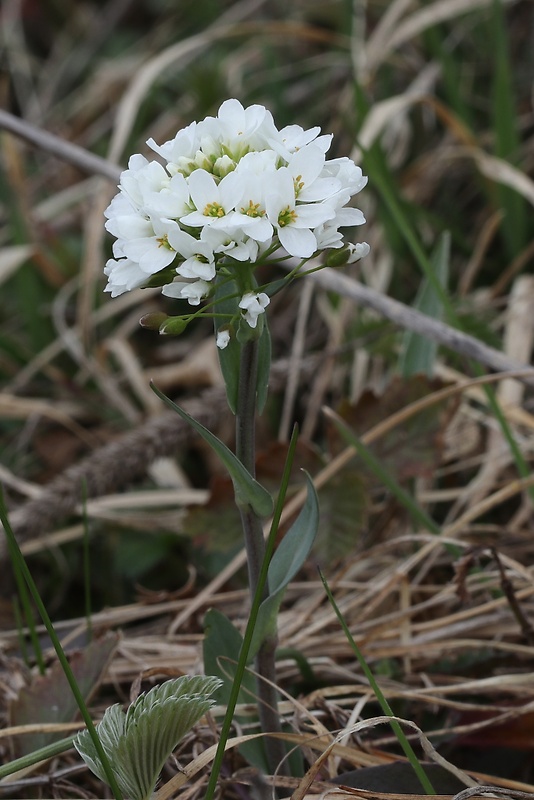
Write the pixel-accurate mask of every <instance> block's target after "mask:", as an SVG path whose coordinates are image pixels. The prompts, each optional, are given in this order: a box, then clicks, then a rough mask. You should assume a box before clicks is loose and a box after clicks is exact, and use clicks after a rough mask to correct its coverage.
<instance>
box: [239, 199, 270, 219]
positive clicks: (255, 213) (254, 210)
mask: <svg viewBox="0 0 534 800" xmlns="http://www.w3.org/2000/svg"><path fill="white" fill-rule="evenodd" d="M241 213H242V214H246V215H247V217H264V216H265V211H262V210H261V209H260V204H259V203H253V202H252V200H249V201H248V208H244V207H243V206H242V207H241Z"/></svg>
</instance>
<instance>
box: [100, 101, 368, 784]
mask: <svg viewBox="0 0 534 800" xmlns="http://www.w3.org/2000/svg"><path fill="white" fill-rule="evenodd" d="M331 142H332V136H331V135H321V133H320V129H319V128H310V129H308V130H305V129H304V128H302V127H300V126H299V125H289V126H287V127H284V128H282V129H281V130H279V129H278V128H277V127H276V125H275V123H274V120H273V117H272V115H271V114H270V112H269V111H268V110H267V109H266V108H264V107H263V106H261V105H252V106H249V107H248V108H244V107H243V106H242V105H241V103H240V102H239V101H238V100H227V101H226V102H224V103H223V104H222V105H221V107H220V108H219V111H218V113H217V116H216V117H206V118H205V119H204V120H202V121H201V122H198V123H197V122H192V123H191V124H190V125H188V126H187V127H186V128H184V129H183V130H180V131H179V132H178V133H177V134H176V136H175V137H174V139H171V140H169V141H168V142H165V143H164V144H162V145H158V144H156V142H155V141H154V140H152V139H149V141H148V142H147V144H148V145H149V147H150V148H151V149H152V150H153V151H154V152H155V154H156V155H157V156H158V157H159V160H152V161H149V160H147V159H146V158H145V157H144V156H142V155H134V156H132V157H131V158H130V161H129V164H128V169H127V170H125V171H124V172H123V173H122V175H121V178H120V184H119V193H118V194H117V195H116V196H115V197H114V199H113V200H112V202H111V204H110V205H109V207H108V208H107V210H106V212H105V215H106V218H107V221H106V229H107V230H108V231H109V233H111V234H112V235H113V236H114V237H115V241H114V244H113V258H111V259H110V260H109V261H108V262H107V264H106V267H105V270H104V271H105V274H106V276H107V278H108V283H107V286H106V291H107V292H109V293H110V294H111V296H112V297H116V296H118V295H121V294H123V293H124V292H126V291H129V290H132V289H136V288H139V287H148V286H150V287H161V290H162V293H163V294H164V295H165V296H167V297H169V298H174V299H177V300H182V301H187V302H188V303H189V305H190V306H192V307H193V308H192V310H191V312H189V313H185V314H181V315H179V316H168V315H167V314H163V313H153V314H148V315H145V317H143V319H142V320H141V324H142V325H144V326H145V327H148V328H152V329H155V330H159V332H160V333H162V334H178V333H181V332H182V331H183V330H184V329H185V328H186V327H187V325H188V324H189V323H190V322H191V321H192V320H193V319H195V318H198V317H203V316H211V317H213V319H214V324H215V335H216V343H217V347H218V352H219V361H220V364H221V370H222V373H223V377H224V380H225V384H226V392H227V397H228V403H229V406H230V408H231V410H232V411H233V413H234V414H235V416H236V448H235V453H233V452H232V451H231V450H230V449H229V448H228V447H226V445H225V444H224V443H223V442H221V441H219V440H218V439H217V437H216V436H215V435H214V434H213V433H211V432H210V431H208V430H207V429H206V428H204V427H203V426H202V425H200V424H199V423H198V422H197V421H195V420H194V419H192V418H191V417H189V416H188V415H187V414H186V413H185V411H183V409H181V408H180V407H179V406H177V405H176V404H175V403H172V402H171V401H170V400H169V399H168V398H165V396H164V395H162V394H161V392H159V391H158V390H157V389H156V390H155V391H156V392H157V394H158V395H159V396H160V397H161V398H162V399H164V400H165V401H166V402H168V403H169V404H170V405H171V406H172V407H173V408H174V409H175V410H176V412H177V413H178V414H180V415H181V416H182V417H183V418H184V419H186V420H187V421H188V422H189V424H191V425H192V426H193V427H194V428H195V430H196V431H197V432H198V433H199V434H200V435H201V436H202V437H203V438H204V439H205V440H206V441H207V442H208V443H209V444H210V446H211V447H212V448H213V449H214V450H215V451H216V452H217V454H218V455H219V457H220V458H221V460H222V462H223V463H224V465H225V466H226V468H227V469H228V471H229V473H230V475H231V477H232V480H233V484H234V491H235V501H236V504H237V506H238V508H239V511H240V513H241V520H242V526H243V533H244V541H245V547H246V551H247V560H248V571H249V588H250V594H251V609H252V610H251V617H250V620H249V625H248V626H247V632H246V634H245V638H244V639H243V640H241V638H240V637H241V634H240V633H239V632H238V631H237V630H235V629H232V623H231V622H230V621H229V620H226V622H224V623H223V622H221V620H219V623H218V624H219V626H220V625H221V624H224V625H227V628H228V630H227V638H228V639H229V640H233V641H241V642H242V645H241V648H240V656H239V664H240V667H239V669H241V675H243V670H244V668H245V665H246V663H248V660H250V659H252V657H254V658H255V664H256V671H257V673H258V675H259V678H260V679H259V681H258V684H257V693H258V698H259V699H258V712H259V719H260V723H261V726H262V729H263V730H264V731H269V730H270V731H277V730H280V722H279V718H278V715H277V710H276V709H277V692H276V688H275V687H276V671H275V649H276V620H277V614H278V609H279V606H280V603H281V600H282V597H283V593H284V591H285V588H286V586H287V584H288V583H289V581H290V580H291V579H292V577H294V575H295V574H296V573H297V572H298V570H299V569H300V567H301V566H302V564H303V563H304V560H305V559H306V557H307V556H308V554H309V551H310V548H311V546H312V544H313V540H314V537H315V534H316V532H317V527H318V519H319V514H318V503H317V497H316V494H315V489H314V487H313V482H312V481H311V479H309V478H308V499H307V501H306V504H305V506H304V507H303V509H302V510H301V513H300V515H299V516H298V517H297V520H296V521H295V522H294V524H293V526H292V527H291V528H290V530H289V531H288V532H287V533H286V535H285V537H284V540H283V543H282V545H281V546H280V548H279V549H278V550H277V551H276V553H274V555H273V552H274V543H275V540H276V534H277V531H276V525H277V523H276V520H277V519H279V518H280V514H281V505H280V503H282V502H283V494H284V492H285V488H287V481H288V480H289V477H288V476H289V467H290V463H289V460H288V465H287V466H286V470H285V471H284V476H283V479H282V484H281V486H282V488H281V491H280V493H279V498H278V501H277V506H276V508H275V513H274V516H273V520H274V521H273V523H272V525H271V532H270V534H269V537H268V539H267V545H266V542H265V539H264V535H263V522H262V518H265V517H268V516H270V515H271V514H272V512H273V501H272V497H271V496H270V494H269V493H268V492H267V491H266V489H265V488H264V487H262V486H261V485H260V484H259V483H258V482H257V481H256V479H255V447H254V426H255V414H256V410H257V409H258V408H259V410H260V411H261V409H262V408H263V405H264V403H265V398H266V394H267V386H268V379H269V369H270V349H271V347H270V338H269V330H268V326H267V324H266V314H265V311H266V309H267V308H268V306H269V303H270V301H271V297H272V296H273V295H274V294H275V293H276V292H278V291H280V290H281V289H282V288H283V287H284V286H285V285H287V284H288V283H289V282H290V281H292V280H293V279H294V278H296V277H297V276H298V277H300V276H302V275H304V274H306V271H305V270H304V269H303V267H304V265H305V264H306V263H307V262H308V261H309V259H311V258H312V257H315V256H317V255H318V254H320V253H321V252H322V251H331V253H330V254H327V256H326V258H325V262H324V263H325V264H327V265H329V266H341V265H343V264H346V263H352V262H355V261H357V260H359V259H360V258H362V257H363V256H365V255H366V254H367V253H368V251H369V246H368V245H367V244H366V243H365V242H363V243H359V244H350V243H349V244H347V243H345V241H344V239H343V234H342V232H341V229H342V228H346V227H351V228H352V227H354V226H358V225H361V224H363V223H364V222H365V219H364V216H363V214H362V212H361V211H360V210H359V209H357V208H354V207H352V206H351V205H349V204H350V202H351V200H352V198H353V197H354V195H356V194H357V193H358V192H359V191H360V190H361V189H363V187H364V186H365V185H366V183H367V178H366V177H364V176H363V175H362V171H361V169H360V168H359V167H358V166H356V164H354V162H353V161H352V160H351V159H349V158H332V159H327V158H326V153H327V152H328V150H329V148H330V145H331ZM288 260H289V261H290V265H289V271H288V272H287V274H286V275H285V276H284V277H283V278H280V277H279V273H278V274H277V276H276V278H273V277H272V275H271V280H268V281H267V282H265V283H262V282H261V280H260V275H261V276H265V275H269V270H268V269H265V267H267V268H268V266H269V265H277V264H280V262H283V261H288ZM260 267H261V268H262V271H261V273H260V272H259V268H260ZM312 268H313V269H317V266H316V265H314V266H313V267H312ZM295 443H296V439H295ZM292 447H293V451H291V447H290V453H291V452H294V444H293V439H292ZM284 481H285V483H284ZM284 487H285V488H284ZM277 515H278V516H277ZM221 618H222V615H221ZM236 637H239V638H236ZM206 643H207V645H206ZM209 653H210V643H209V634H208V635H207V636H206V641H205V661H206V663H207V662H208V661H209V660H210V658H209V657H206V656H209ZM249 653H250V657H249V655H248V654H249ZM211 655H213V652H212V653H211ZM218 655H220V654H219V653H215V658H214V659H212V662H213V664H214V665H215V666H214V669H215V670H216V671H217V670H220V672H219V677H220V678H221V679H223V681H224V680H227V679H228V674H227V667H226V668H220V667H219V666H217V665H218V663H219V659H218ZM239 669H238V673H236V674H239ZM236 680H237V679H236ZM235 685H236V686H239V683H238V682H236V684H235ZM232 691H233V688H232ZM236 698H237V695H236V694H235V693H234V695H233V700H232V701H231V702H230V701H229V702H228V704H227V705H228V708H227V718H226V719H225V725H228V726H229V724H230V722H231V715H232V713H233V709H232V702H233V703H234V705H235V701H236ZM228 730H229V727H226V728H225V727H224V725H223V731H222V733H221V745H220V752H219V753H218V757H219V756H220V757H221V758H222V753H223V752H224V736H225V735H227V734H228ZM225 731H226V733H225ZM265 747H266V755H267V764H266V766H267V767H268V768H271V769H275V768H276V766H277V764H279V763H280V761H283V760H284V757H285V749H284V747H283V743H281V742H280V741H279V740H277V739H273V740H266V745H265ZM215 777H216V771H214V773H213V775H212V779H213V780H215ZM213 790H214V787H213V785H212V784H211V783H210V792H211V793H213Z"/></svg>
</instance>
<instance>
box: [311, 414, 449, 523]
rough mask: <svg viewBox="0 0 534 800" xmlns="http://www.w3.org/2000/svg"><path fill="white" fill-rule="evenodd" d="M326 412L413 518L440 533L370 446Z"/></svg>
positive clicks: (339, 419)
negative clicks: (376, 456) (372, 451)
mask: <svg viewBox="0 0 534 800" xmlns="http://www.w3.org/2000/svg"><path fill="white" fill-rule="evenodd" d="M324 411H325V414H326V415H327V416H328V417H329V418H330V419H331V420H332V422H333V423H334V425H335V426H336V428H337V429H338V431H339V433H340V434H341V436H342V437H343V439H345V441H346V442H347V444H350V445H351V446H352V447H354V448H355V449H356V451H357V453H358V455H359V456H360V458H361V459H362V461H363V462H364V463H365V464H366V465H367V466H368V467H369V468H370V469H371V470H372V471H373V472H374V474H375V475H376V476H377V478H378V479H379V480H380V481H382V483H383V484H384V486H387V488H388V489H389V491H390V492H391V494H392V495H394V496H395V497H396V498H397V500H398V501H399V503H401V504H402V505H403V506H404V508H405V509H406V510H407V511H408V513H409V514H410V515H411V517H412V519H413V520H414V521H415V522H416V523H418V524H419V525H421V526H422V527H423V528H426V529H427V530H428V531H430V533H435V534H438V533H440V532H441V529H440V527H439V525H438V524H437V522H434V520H433V519H432V517H430V516H429V515H428V514H427V513H426V512H425V511H423V509H422V508H421V507H420V506H419V505H418V504H417V503H416V501H415V500H414V498H413V497H412V496H411V495H410V494H408V492H406V491H405V490H404V489H403V488H402V486H400V484H399V483H397V481H396V480H395V478H394V477H393V476H392V475H391V474H390V473H389V472H388V471H387V470H386V469H384V467H383V466H382V464H381V463H380V461H379V460H378V459H377V458H375V456H374V455H373V454H372V453H371V451H370V450H369V448H368V447H367V446H366V445H365V444H364V443H363V442H362V441H361V439H360V438H359V437H358V436H357V435H356V434H355V433H354V431H353V430H351V429H350V428H349V427H348V425H346V424H345V422H343V420H342V419H341V418H340V417H339V416H338V415H337V414H336V413H335V412H334V411H332V410H331V409H329V408H327V409H324Z"/></svg>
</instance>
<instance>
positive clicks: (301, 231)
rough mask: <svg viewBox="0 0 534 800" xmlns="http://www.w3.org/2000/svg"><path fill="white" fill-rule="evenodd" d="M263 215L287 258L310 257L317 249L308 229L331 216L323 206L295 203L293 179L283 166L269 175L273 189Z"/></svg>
mask: <svg viewBox="0 0 534 800" xmlns="http://www.w3.org/2000/svg"><path fill="white" fill-rule="evenodd" d="M265 205H266V208H267V216H268V218H269V221H270V222H271V223H272V225H273V226H274V227H275V228H276V231H277V234H278V239H279V241H280V244H281V245H282V247H284V248H285V249H286V250H287V252H288V253H289V255H291V256H298V257H300V258H310V256H312V255H313V254H314V253H315V251H316V250H317V240H316V238H315V236H314V234H313V231H312V230H310V229H311V228H315V227H316V226H317V225H321V224H322V223H324V222H326V220H328V219H331V218H332V217H334V216H335V212H334V210H333V208H332V207H331V206H329V205H327V204H325V203H307V204H302V205H297V204H296V199H295V189H294V182H293V176H292V175H291V172H290V171H289V170H288V168H287V167H280V169H279V170H277V171H276V173H275V174H274V175H273V188H272V190H271V191H270V192H269V194H268V195H267V197H266V201H265Z"/></svg>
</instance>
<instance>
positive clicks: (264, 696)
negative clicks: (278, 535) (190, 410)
mask: <svg viewBox="0 0 534 800" xmlns="http://www.w3.org/2000/svg"><path fill="white" fill-rule="evenodd" d="M257 374H258V341H257V340H254V341H249V342H245V343H243V344H242V345H241V356H240V368H239V391H238V397H237V413H236V456H237V458H238V459H239V460H240V461H241V463H242V464H243V466H244V467H245V468H246V469H247V470H248V471H249V472H250V474H251V475H252V476H255V474H256V438H255V431H256V379H257ZM239 511H240V514H241V524H242V526H243V535H244V539H245V549H246V552H247V564H248V574H249V591H250V597H251V600H253V599H254V595H255V592H256V587H257V585H258V581H259V577H260V572H261V568H262V563H263V560H264V556H265V539H264V537H263V525H262V522H261V519H260V518H259V517H258V515H257V514H256V513H255V512H254V511H253V510H252V509H251V507H250V506H249V505H247V506H244V507H243V506H241V507H240V508H239ZM268 594H269V587H268V585H267V583H266V584H265V587H264V590H263V596H262V599H264V598H266V597H267V596H268ZM276 644H277V640H276V636H273V637H270V638H268V639H267V640H266V641H265V642H264V643H263V644H262V646H261V647H260V650H259V652H258V654H257V656H256V664H255V667H256V671H257V673H258V675H259V678H258V687H257V688H258V714H259V719H260V725H261V729H262V731H264V732H269V733H279V732H280V731H281V725H280V715H279V713H278V693H277V691H276V688H275V684H276V664H275V656H276ZM265 750H266V753H267V761H268V764H269V769H270V770H271V771H272V772H274V771H275V770H276V769H277V768H278V767H279V764H280V763H281V762H283V760H284V757H285V755H286V750H285V747H284V744H283V742H282V741H280V740H278V739H272V738H270V737H267V739H266V741H265ZM284 764H285V762H283V764H282V769H283V766H284Z"/></svg>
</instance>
